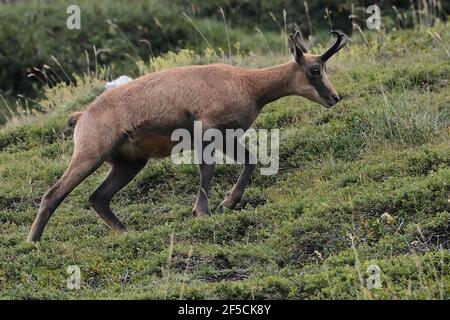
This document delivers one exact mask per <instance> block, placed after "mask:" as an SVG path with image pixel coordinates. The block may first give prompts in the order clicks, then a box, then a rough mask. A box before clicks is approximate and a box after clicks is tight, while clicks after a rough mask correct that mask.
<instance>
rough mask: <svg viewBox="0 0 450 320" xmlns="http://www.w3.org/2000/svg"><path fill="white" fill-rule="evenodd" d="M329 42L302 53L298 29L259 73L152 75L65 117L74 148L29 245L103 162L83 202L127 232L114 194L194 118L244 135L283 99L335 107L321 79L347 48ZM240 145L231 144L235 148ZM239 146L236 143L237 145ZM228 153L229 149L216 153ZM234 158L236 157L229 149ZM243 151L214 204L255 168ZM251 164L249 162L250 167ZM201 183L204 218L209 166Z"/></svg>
mask: <svg viewBox="0 0 450 320" xmlns="http://www.w3.org/2000/svg"><path fill="white" fill-rule="evenodd" d="M330 34H333V35H334V36H335V37H336V41H335V42H334V44H333V45H332V46H331V47H330V48H329V49H328V50H327V51H326V52H325V53H324V54H322V55H311V54H308V53H307V50H306V48H305V45H304V44H303V42H302V38H301V35H300V33H299V32H296V33H295V34H294V35H292V34H291V35H290V36H289V41H288V45H289V50H290V52H291V54H292V55H293V57H294V59H293V60H292V61H290V62H287V63H284V64H281V65H277V66H274V67H271V68H264V69H244V68H240V67H235V66H230V65H223V64H213V65H204V66H187V67H179V68H174V69H170V70H165V71H160V72H155V73H150V74H147V75H144V76H142V77H140V78H137V79H135V80H133V81H131V82H129V83H127V84H124V85H122V86H119V87H116V88H113V89H111V90H107V91H105V92H103V93H102V94H101V95H99V96H98V97H97V98H96V99H95V100H94V101H93V102H92V103H91V104H90V105H89V106H88V107H87V109H86V110H85V111H83V112H77V113H75V114H73V115H72V116H71V118H70V119H69V124H70V125H72V126H74V127H75V129H74V151H73V155H72V158H71V160H70V163H69V166H68V168H67V170H66V171H65V172H64V174H63V175H62V177H61V178H60V179H59V180H58V181H57V182H56V183H55V184H54V185H53V187H52V188H51V189H50V190H48V191H47V192H46V193H45V195H44V196H43V198H42V201H41V204H40V207H39V211H38V213H37V216H36V218H35V221H34V223H33V226H32V228H31V231H30V233H29V235H28V239H27V241H29V242H36V241H39V240H40V238H41V236H42V233H43V231H44V228H45V225H46V224H47V222H48V220H49V218H50V216H51V215H52V213H53V212H54V211H55V210H56V208H57V207H58V206H59V204H60V203H61V202H62V201H63V200H64V198H65V197H66V196H67V195H68V194H69V193H70V192H71V191H72V190H73V189H74V188H75V187H76V186H78V185H79V184H80V183H81V182H82V181H83V180H84V179H86V177H88V176H89V175H90V174H92V173H93V172H94V171H95V170H97V169H98V168H99V167H100V165H102V163H104V162H107V163H109V164H110V165H111V171H110V172H109V174H108V176H107V177H106V179H105V180H104V182H103V183H102V184H101V185H100V186H99V187H98V189H97V190H95V191H94V193H93V194H92V195H91V196H90V197H89V205H90V206H91V207H92V208H93V209H94V210H95V211H96V212H97V213H98V214H99V215H100V217H101V218H102V219H103V220H104V221H105V222H106V224H107V225H108V226H109V227H110V228H111V229H112V230H116V231H125V230H126V227H125V225H124V224H122V222H121V221H120V220H119V218H118V217H117V216H116V214H115V213H114V212H113V211H112V210H111V208H110V201H111V199H112V197H113V196H114V195H115V194H116V193H117V192H118V191H119V190H121V189H122V188H123V187H124V186H126V185H127V184H128V183H129V182H130V181H131V180H132V179H133V178H134V177H135V176H136V175H137V174H138V173H139V171H141V169H142V168H144V166H145V165H146V163H147V161H148V159H149V158H161V157H166V156H168V155H170V152H171V149H172V147H173V146H174V145H175V144H176V143H175V142H174V141H171V133H172V132H173V131H174V130H175V129H177V128H185V129H187V130H189V131H191V130H192V128H193V123H194V121H202V126H203V130H207V129H208V128H216V129H219V130H222V131H224V130H225V129H239V128H240V129H243V130H247V129H248V128H249V127H250V126H251V124H252V123H253V121H254V120H255V119H256V117H257V116H258V114H259V113H260V112H261V109H262V107H263V106H264V105H266V104H267V103H269V102H272V101H274V100H277V99H279V98H281V97H285V96H289V95H298V96H303V97H305V98H307V99H309V100H311V101H314V102H317V103H319V104H321V105H322V106H324V107H326V108H330V107H332V106H334V105H335V104H336V103H337V102H339V96H338V94H337V93H336V91H335V89H334V88H333V87H332V85H331V83H330V80H329V79H328V76H327V69H326V66H325V62H326V61H327V60H328V59H329V58H330V57H331V56H332V55H333V54H335V53H336V52H338V51H339V50H340V49H341V48H342V47H344V46H345V44H346V43H347V40H348V38H347V36H346V35H345V34H344V33H342V32H341V31H336V30H332V31H331V32H330ZM238 144H240V142H239V141H238V140H236V141H235V145H234V148H237V146H238ZM240 147H241V146H240ZM222 151H223V152H224V153H225V154H227V150H222ZM233 154H235V152H233ZM251 157H253V155H252V154H251V153H250V151H248V150H247V149H246V154H245V159H246V162H245V163H244V168H243V170H242V172H241V174H240V176H239V178H238V180H237V182H236V184H235V185H234V187H233V188H232V189H231V191H230V192H229V193H228V195H227V196H226V197H225V199H224V200H223V201H222V202H221V204H220V205H219V209H220V210H221V211H222V210H223V208H224V207H227V208H231V209H232V208H234V207H235V206H236V204H237V203H238V202H239V201H240V199H241V197H242V195H243V193H244V189H245V187H246V186H247V184H248V183H249V180H250V176H251V173H252V171H253V170H254V168H255V165H254V164H250V163H247V162H249V161H248V159H250V158H251ZM252 163H254V162H252ZM199 167H200V186H199V191H198V196H197V201H196V203H195V205H194V209H193V210H192V211H193V213H194V214H195V215H196V216H198V217H204V216H207V215H208V213H209V209H208V194H209V191H210V182H211V179H212V176H213V171H214V164H200V165H199Z"/></svg>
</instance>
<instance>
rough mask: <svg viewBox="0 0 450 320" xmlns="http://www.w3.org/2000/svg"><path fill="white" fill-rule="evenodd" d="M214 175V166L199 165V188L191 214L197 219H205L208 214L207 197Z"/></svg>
mask: <svg viewBox="0 0 450 320" xmlns="http://www.w3.org/2000/svg"><path fill="white" fill-rule="evenodd" d="M213 173H214V164H205V163H201V164H200V187H199V190H198V196H197V201H196V202H195V206H194V209H192V214H194V215H195V216H197V217H206V216H208V214H209V206H208V196H209V191H210V189H211V180H212V177H213Z"/></svg>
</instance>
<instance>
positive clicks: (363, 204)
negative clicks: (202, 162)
mask: <svg viewBox="0 0 450 320" xmlns="http://www.w3.org/2000/svg"><path fill="white" fill-rule="evenodd" d="M430 31H431V32H432V33H431V34H430V33H428V32H427V31H426V30H411V31H396V32H391V33H388V34H382V33H376V32H367V33H366V36H367V40H365V39H363V38H358V37H356V36H355V37H354V38H353V40H352V41H351V43H350V45H349V46H348V48H345V49H344V50H342V52H340V53H339V54H338V55H337V56H336V57H334V58H333V59H331V60H330V62H329V69H330V74H331V75H330V77H331V79H332V82H333V84H334V86H335V88H336V89H337V91H338V92H339V93H340V94H341V95H342V96H343V97H344V100H343V101H342V102H341V103H339V104H338V105H337V106H336V107H335V108H333V109H331V110H324V109H323V108H321V107H320V106H318V105H315V104H313V103H310V102H307V101H306V100H305V99H302V98H298V97H288V98H284V99H281V100H279V101H277V102H274V103H272V104H270V105H269V106H267V107H266V108H265V109H264V110H263V113H262V114H261V116H260V117H259V118H258V120H257V122H256V124H255V126H256V127H258V128H280V133H281V143H280V144H281V145H280V166H281V170H280V172H279V174H277V175H274V176H269V177H267V176H260V175H259V174H258V173H257V172H255V174H254V175H253V181H252V184H251V185H250V187H249V188H248V189H247V191H246V193H245V196H244V204H243V205H242V208H240V209H239V210H235V211H230V210H228V211H226V212H225V214H224V215H219V214H216V212H213V213H214V214H213V215H212V216H210V217H208V218H206V219H202V220H200V219H195V218H193V217H192V216H191V213H190V210H191V208H192V205H193V202H194V199H195V195H196V191H197V182H198V173H197V168H196V167H195V166H193V165H192V166H191V165H174V164H172V162H171V161H170V160H168V159H167V160H162V161H151V162H150V163H149V165H148V166H147V167H146V168H145V169H144V170H143V172H141V173H140V174H139V175H138V177H137V178H136V179H135V180H134V181H133V182H132V183H130V185H129V186H127V187H126V188H125V189H124V190H123V191H122V192H120V193H119V194H118V195H117V196H116V198H115V200H114V207H115V208H117V211H118V212H119V213H120V217H121V219H122V221H124V222H125V223H126V224H127V225H128V226H129V229H130V231H129V232H128V233H127V234H124V235H117V234H114V233H111V232H110V231H109V230H108V229H107V227H106V226H105V225H104V224H103V223H102V222H101V220H100V219H99V217H97V215H96V214H95V212H93V211H92V210H87V209H84V206H85V204H86V201H87V198H88V195H89V194H90V193H91V192H92V191H93V190H94V189H95V188H96V186H97V185H98V184H99V183H100V182H101V181H102V179H103V178H104V177H105V174H106V171H107V167H106V166H103V167H102V168H101V169H100V170H98V171H97V172H96V173H95V174H93V175H92V176H91V177H89V178H88V179H87V180H86V181H85V182H84V183H83V184H81V185H80V186H79V187H78V188H77V189H76V190H75V191H74V192H73V193H72V194H71V195H70V196H69V197H68V198H67V199H66V201H65V202H64V203H63V204H62V205H61V206H60V207H59V208H58V210H57V211H56V212H55V214H54V215H53V217H52V219H51V221H50V223H49V225H48V227H47V229H46V231H45V233H44V237H43V241H42V242H41V243H39V244H36V245H35V244H28V243H25V241H24V240H25V238H26V235H27V233H28V231H29V228H30V226H31V223H32V221H33V219H34V216H35V214H36V212H37V208H38V205H39V201H40V198H41V196H42V195H43V193H44V192H45V191H46V190H47V189H48V188H49V186H50V185H51V184H52V183H53V182H54V181H55V180H56V179H57V178H58V177H59V176H60V175H61V174H62V173H63V172H64V170H65V168H66V166H67V164H68V161H69V159H70V155H71V150H72V140H71V135H70V133H69V132H67V131H66V130H65V124H66V121H67V118H68V115H69V114H70V113H71V112H72V111H75V110H82V109H84V108H85V106H86V105H87V104H88V103H89V101H91V100H92V99H94V98H95V97H96V96H97V95H98V94H99V93H100V92H101V91H102V86H103V84H104V81H103V79H104V78H103V76H104V75H103V74H102V75H101V76H100V75H98V76H95V74H92V73H87V74H86V75H84V76H83V77H80V78H79V79H77V85H76V86H74V85H72V86H68V85H64V84H61V85H58V86H57V87H54V88H52V89H47V90H46V93H45V99H43V100H42V101H40V106H41V107H42V110H43V111H44V112H34V113H33V114H31V115H25V116H17V117H15V118H13V119H11V120H10V122H9V123H8V124H7V125H6V126H4V127H3V128H1V129H0V151H1V153H0V179H1V181H2V185H1V188H0V298H60V299H66V298H81V299H86V298H127V299H128V298H158V299H159V298H161V299H162V298H171V299H177V298H188V299H194V298H208V299H214V298H224V299H233V298H236V299H238V298H247V299H252V298H262V299H266V298H272V299H278V298H289V299H324V298H326V299H351V298H357V299H370V298H375V299H388V298H389V299H448V298H450V253H449V251H448V249H449V247H450V230H449V221H450V220H449V219H450V184H449V183H450V166H449V165H450V143H449V134H450V131H449V125H450V87H449V86H448V81H449V74H450V63H449V59H450V56H449V55H448V54H447V53H446V50H445V48H447V50H448V48H449V43H448V41H449V39H450V25H448V24H438V25H437V26H435V27H434V28H432V29H430ZM437 35H439V37H438V36H437ZM314 49H315V50H318V48H317V47H316V48H314ZM228 59H229V57H228V56H227V54H226V53H225V54H224V55H219V56H214V55H211V52H210V51H207V52H206V54H205V55H201V54H196V53H194V52H190V51H182V52H181V53H179V54H178V55H174V54H169V55H167V56H165V57H161V58H158V59H157V60H155V61H153V64H151V65H148V64H146V63H144V62H139V63H137V69H138V70H141V71H146V70H149V71H151V70H154V69H160V68H166V67H170V66H173V65H178V64H187V63H194V62H195V63H208V62H211V61H224V62H227V61H228ZM232 59H233V63H235V64H240V65H244V66H267V65H272V64H275V63H278V62H281V61H285V60H287V59H288V57H287V56H283V55H281V54H274V55H272V56H263V55H257V56H251V57H248V56H245V55H244V56H240V55H234V56H233V57H232ZM239 169H240V168H239V167H238V166H229V165H228V166H226V165H223V166H219V167H218V169H217V174H216V176H215V178H214V180H213V183H214V187H213V191H212V197H211V207H212V208H214V207H216V206H217V205H218V204H219V202H220V201H221V200H222V198H223V196H224V195H225V194H226V192H227V191H228V190H229V189H230V188H231V186H232V183H233V181H234V180H235V179H237V175H238V172H239ZM69 265H78V266H79V267H80V269H81V274H82V287H81V289H80V290H68V289H67V287H66V279H67V277H68V275H67V273H66V269H67V267H68V266H69ZM369 265H378V266H379V267H380V269H381V271H382V273H381V281H382V287H381V288H379V289H373V290H368V289H366V288H365V281H366V279H367V277H368V275H369V274H368V273H367V268H368V266H369Z"/></svg>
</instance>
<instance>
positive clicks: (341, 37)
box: [320, 30, 348, 62]
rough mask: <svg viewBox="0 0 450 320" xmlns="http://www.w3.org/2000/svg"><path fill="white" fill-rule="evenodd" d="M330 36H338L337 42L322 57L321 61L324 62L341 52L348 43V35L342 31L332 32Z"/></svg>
mask: <svg viewBox="0 0 450 320" xmlns="http://www.w3.org/2000/svg"><path fill="white" fill-rule="evenodd" d="M328 34H334V35H335V36H336V42H335V43H334V44H333V45H332V46H331V47H330V48H329V49H328V50H327V51H326V52H325V53H324V54H322V55H321V56H320V59H321V60H322V61H324V62H325V61H327V60H328V59H330V58H331V56H333V55H334V54H335V53H336V52H338V51H339V50H341V49H342V48H343V47H344V46H345V45H346V44H347V41H348V37H347V35H346V34H345V33H343V32H342V31H340V30H331V31H330V32H329V33H328Z"/></svg>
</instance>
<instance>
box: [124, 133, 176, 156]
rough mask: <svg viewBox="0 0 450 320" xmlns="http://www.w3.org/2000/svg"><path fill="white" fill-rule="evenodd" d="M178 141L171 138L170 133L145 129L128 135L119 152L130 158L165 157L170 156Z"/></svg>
mask: <svg viewBox="0 0 450 320" xmlns="http://www.w3.org/2000/svg"><path fill="white" fill-rule="evenodd" d="M177 143H178V142H177V141H171V140H170V135H169V136H166V135H163V134H159V133H151V132H146V131H143V132H140V133H136V134H134V135H133V136H130V137H127V139H126V140H125V141H124V142H123V143H122V144H121V145H120V146H119V153H120V154H121V155H123V156H125V157H126V158H128V159H143V158H145V159H148V158H164V157H167V156H170V153H171V151H172V148H173V147H174V146H175V145H176V144H177Z"/></svg>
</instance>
